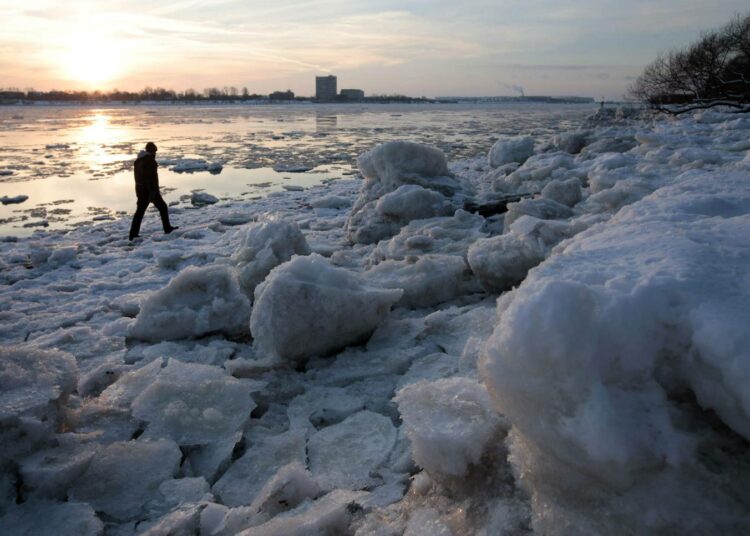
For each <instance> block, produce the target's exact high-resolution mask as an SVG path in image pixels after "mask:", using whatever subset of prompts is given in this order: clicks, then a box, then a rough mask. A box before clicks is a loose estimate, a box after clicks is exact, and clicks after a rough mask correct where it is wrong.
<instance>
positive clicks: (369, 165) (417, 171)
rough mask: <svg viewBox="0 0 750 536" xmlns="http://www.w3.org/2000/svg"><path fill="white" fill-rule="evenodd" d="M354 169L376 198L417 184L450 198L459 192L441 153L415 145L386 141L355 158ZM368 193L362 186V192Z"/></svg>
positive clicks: (437, 150) (458, 185) (457, 184)
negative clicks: (375, 193) (357, 168)
mask: <svg viewBox="0 0 750 536" xmlns="http://www.w3.org/2000/svg"><path fill="white" fill-rule="evenodd" d="M357 166H358V167H359V171H360V173H362V176H363V177H364V178H365V181H366V186H369V189H373V188H374V189H376V190H379V194H378V195H376V196H375V197H380V196H381V195H383V194H385V193H387V192H392V191H393V190H395V189H396V188H398V187H399V186H401V185H403V184H417V185H419V186H422V187H424V188H428V189H431V190H436V191H438V192H441V193H442V194H444V195H449V196H450V195H453V194H454V193H456V192H457V191H459V190H460V189H461V185H460V183H459V182H458V181H457V180H456V179H455V178H454V177H453V176H452V174H451V172H450V171H449V170H448V164H447V162H446V160H445V155H444V154H443V152H442V151H440V149H436V148H434V147H428V146H426V145H420V144H418V143H414V142H409V141H389V142H386V143H382V144H380V145H377V146H376V147H375V148H373V149H372V150H370V151H368V152H366V153H364V154H361V155H360V156H359V158H357ZM367 191H368V189H365V188H364V187H363V190H362V192H367ZM362 192H361V193H360V195H361V194H362ZM373 198H374V197H370V199H373Z"/></svg>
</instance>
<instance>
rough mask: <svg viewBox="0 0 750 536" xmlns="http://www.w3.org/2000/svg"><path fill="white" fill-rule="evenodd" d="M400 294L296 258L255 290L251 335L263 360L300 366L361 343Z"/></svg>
mask: <svg viewBox="0 0 750 536" xmlns="http://www.w3.org/2000/svg"><path fill="white" fill-rule="evenodd" d="M402 294H403V291H402V290H391V289H387V290H384V289H378V288H374V287H370V286H367V285H366V284H365V283H364V280H363V279H362V277H361V276H359V275H357V274H355V273H354V272H350V271H348V270H345V269H343V268H336V267H334V266H331V264H329V263H328V261H326V260H325V258H323V257H321V256H320V255H317V254H316V255H310V256H307V257H295V258H294V259H292V260H291V261H289V262H287V263H285V264H282V265H281V266H278V267H277V268H275V269H274V270H273V271H272V272H271V273H270V274H269V276H268V278H267V279H266V280H265V281H264V282H263V283H262V284H261V285H259V286H258V287H257V288H256V290H255V307H254V308H253V312H252V316H251V318H250V331H251V332H252V334H253V337H254V338H255V344H256V345H257V347H258V348H260V349H261V350H262V351H263V352H265V353H266V354H270V355H274V356H278V357H279V358H282V359H284V360H287V361H301V360H304V359H307V358H309V357H311V356H315V355H325V354H328V353H330V352H333V351H335V350H338V349H341V348H343V347H345V346H347V345H351V344H356V343H359V342H362V341H363V340H366V339H367V338H368V337H369V336H370V334H371V333H372V332H373V330H374V329H375V328H376V327H377V326H378V324H379V323H380V322H381V321H382V320H383V319H384V318H385V316H386V315H387V314H388V312H389V311H390V308H391V306H392V305H393V304H394V303H396V302H397V301H398V300H399V299H400V298H401V295H402Z"/></svg>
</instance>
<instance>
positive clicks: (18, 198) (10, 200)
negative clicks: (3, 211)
mask: <svg viewBox="0 0 750 536" xmlns="http://www.w3.org/2000/svg"><path fill="white" fill-rule="evenodd" d="M28 198H29V196H28V195H15V196H13V197H8V196H7V195H4V196H2V197H0V203H2V204H3V205H17V204H20V203H23V202H25V201H26V200H27V199H28Z"/></svg>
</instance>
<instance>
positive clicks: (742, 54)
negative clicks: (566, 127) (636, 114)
mask: <svg viewBox="0 0 750 536" xmlns="http://www.w3.org/2000/svg"><path fill="white" fill-rule="evenodd" d="M630 93H631V95H632V96H634V97H635V98H637V99H639V100H641V101H643V102H647V103H649V104H650V105H651V106H652V107H654V108H655V109H658V110H661V111H665V112H668V113H672V114H680V113H684V112H687V111H691V110H697V109H705V108H713V107H715V106H729V107H732V108H735V109H736V110H737V111H738V112H750V15H746V16H744V17H740V16H735V18H734V19H732V21H730V22H729V23H728V24H727V25H725V26H724V27H722V28H721V29H719V30H716V31H712V32H706V33H704V34H702V35H701V36H700V38H699V39H698V40H697V41H696V42H695V43H693V44H691V45H689V46H688V47H686V48H683V49H679V50H673V51H670V52H668V53H666V54H660V55H659V56H657V58H656V60H654V62H652V63H651V64H650V65H648V66H647V67H646V68H645V69H644V71H643V73H642V74H641V76H640V77H639V78H638V80H636V82H635V83H634V84H633V85H632V86H631V88H630Z"/></svg>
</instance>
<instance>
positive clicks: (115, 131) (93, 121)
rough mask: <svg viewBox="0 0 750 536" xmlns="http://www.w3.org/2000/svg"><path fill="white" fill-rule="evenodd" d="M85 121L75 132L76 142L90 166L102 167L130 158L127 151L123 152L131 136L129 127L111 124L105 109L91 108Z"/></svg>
mask: <svg viewBox="0 0 750 536" xmlns="http://www.w3.org/2000/svg"><path fill="white" fill-rule="evenodd" d="M85 121H86V122H85V123H84V125H83V126H82V127H81V128H80V130H79V131H78V132H77V133H76V142H77V144H78V145H79V147H81V148H82V149H83V154H82V155H81V156H82V157H83V158H85V159H86V160H87V161H88V164H89V166H90V167H91V168H94V169H96V168H102V167H105V166H107V165H108V164H113V163H115V162H119V161H122V160H123V159H127V158H130V154H129V153H124V152H123V150H124V148H125V147H124V146H125V145H128V144H127V140H128V139H129V137H130V136H131V132H130V129H128V128H127V127H125V126H121V125H116V124H113V123H112V117H111V116H110V115H109V114H107V111H106V110H93V112H92V115H91V116H89V117H86V118H85Z"/></svg>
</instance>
